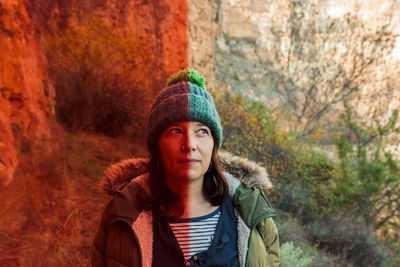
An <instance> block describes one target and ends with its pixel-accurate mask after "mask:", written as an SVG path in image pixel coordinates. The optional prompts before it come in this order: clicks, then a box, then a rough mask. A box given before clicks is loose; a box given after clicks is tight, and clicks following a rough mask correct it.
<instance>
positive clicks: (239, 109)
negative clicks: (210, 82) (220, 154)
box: [214, 92, 291, 179]
mask: <svg viewBox="0 0 400 267" xmlns="http://www.w3.org/2000/svg"><path fill="white" fill-rule="evenodd" d="M214 98H215V103H216V106H217V109H218V112H219V114H220V116H221V123H222V127H223V129H224V132H223V134H224V136H223V138H224V142H223V149H225V150H227V151H230V152H232V153H234V154H236V155H240V156H242V157H247V158H250V159H252V160H254V161H257V162H261V163H263V165H264V166H266V167H267V169H268V173H269V175H270V177H271V178H272V179H277V178H278V177H280V176H282V175H284V174H285V173H288V172H289V170H290V169H291V167H290V164H291V159H290V152H289V147H290V143H291V138H290V136H289V135H288V134H287V133H284V132H281V131H279V130H278V129H277V127H276V123H275V122H274V121H273V120H272V118H271V117H270V113H269V110H268V108H267V107H266V106H264V105H263V104H261V103H260V102H257V101H253V100H248V99H246V98H244V97H242V96H241V95H234V94H231V93H229V92H219V93H218V94H215V95H214Z"/></svg>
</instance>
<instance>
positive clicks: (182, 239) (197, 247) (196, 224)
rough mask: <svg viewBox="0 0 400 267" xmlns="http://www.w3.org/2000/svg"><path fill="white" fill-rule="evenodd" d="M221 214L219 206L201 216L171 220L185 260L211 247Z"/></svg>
mask: <svg viewBox="0 0 400 267" xmlns="http://www.w3.org/2000/svg"><path fill="white" fill-rule="evenodd" d="M220 215H221V209H220V207H218V209H216V210H215V211H213V212H212V213H210V214H208V215H204V216H201V217H196V218H188V219H170V220H169V225H170V226H171V229H172V231H173V232H174V234H175V238H176V240H178V243H179V246H180V248H181V249H182V252H183V256H184V258H185V260H188V259H189V258H190V257H191V256H193V255H194V254H196V253H200V252H203V251H206V250H207V249H208V248H209V247H210V245H211V241H212V240H213V238H214V234H215V229H216V228H217V223H218V220H219V217H220Z"/></svg>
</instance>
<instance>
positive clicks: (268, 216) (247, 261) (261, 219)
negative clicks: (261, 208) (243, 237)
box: [245, 214, 276, 267]
mask: <svg viewBox="0 0 400 267" xmlns="http://www.w3.org/2000/svg"><path fill="white" fill-rule="evenodd" d="M274 216H276V215H274V214H272V215H270V214H269V215H266V216H264V217H261V218H260V219H258V220H257V221H256V223H255V224H253V227H251V229H250V237H249V242H248V243H247V253H246V264H245V267H248V266H249V251H250V244H251V237H252V235H253V230H254V228H255V227H256V226H257V225H258V224H259V223H260V222H261V221H263V220H265V219H268V218H270V217H274Z"/></svg>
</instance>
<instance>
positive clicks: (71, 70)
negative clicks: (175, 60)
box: [47, 20, 153, 136]
mask: <svg viewBox="0 0 400 267" xmlns="http://www.w3.org/2000/svg"><path fill="white" fill-rule="evenodd" d="M47 40H48V44H49V49H48V51H49V52H48V57H49V65H50V74H51V75H52V77H53V79H54V82H55V89H56V102H57V103H56V113H57V118H58V120H59V121H61V122H63V123H64V125H66V126H67V127H68V128H69V129H72V130H74V129H83V130H87V131H96V132H101V133H104V134H107V135H112V136H116V135H120V134H121V133H131V134H142V133H143V132H144V131H143V130H140V129H141V128H143V127H142V125H143V123H144V122H145V119H146V115H147V114H146V112H143V110H145V111H147V110H149V106H150V104H151V102H150V101H151V97H152V94H153V90H150V89H149V85H148V83H149V81H148V78H147V76H148V75H149V71H150V66H149V60H148V59H149V57H150V56H149V55H150V54H151V53H150V51H149V48H148V46H146V42H145V41H144V40H142V39H140V36H136V35H132V34H128V33H125V32H123V31H122V30H118V29H116V28H114V27H112V26H111V25H109V24H107V23H106V22H104V21H102V20H92V21H91V22H89V23H87V24H84V25H83V26H78V27H75V28H66V29H64V30H62V31H60V32H59V33H57V34H55V35H54V36H48V37H47ZM138 107H141V108H138Z"/></svg>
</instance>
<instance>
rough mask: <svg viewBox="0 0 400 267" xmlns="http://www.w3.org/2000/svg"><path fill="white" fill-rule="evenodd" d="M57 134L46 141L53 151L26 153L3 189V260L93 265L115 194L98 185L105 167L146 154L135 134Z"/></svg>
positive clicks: (0, 225) (0, 220)
mask: <svg viewBox="0 0 400 267" xmlns="http://www.w3.org/2000/svg"><path fill="white" fill-rule="evenodd" d="M55 136H57V137H56V138H54V139H53V140H48V141H46V144H42V147H43V148H44V147H47V148H49V147H50V148H51V149H44V150H43V151H47V152H43V153H40V154H35V155H32V154H30V153H29V154H28V153H25V154H24V153H21V154H20V165H19V168H18V170H17V172H16V175H15V180H14V181H13V183H12V184H11V185H9V186H8V187H7V188H2V189H0V201H1V203H2V205H1V207H0V266H87V265H89V263H90V256H91V253H92V241H93V238H94V234H95V233H96V231H97V228H98V224H99V221H100V217H101V212H102V210H103V208H104V205H105V203H106V202H107V200H108V199H109V197H107V196H105V195H104V194H103V193H102V192H100V191H99V189H98V187H97V184H98V182H99V181H100V179H101V177H102V172H103V170H104V168H106V167H107V166H108V165H109V164H110V163H113V162H116V161H119V160H121V159H123V158H126V157H129V156H130V155H135V156H144V152H143V148H142V147H141V146H139V145H135V144H133V143H132V142H130V141H129V140H123V139H118V140H115V139H110V138H107V137H104V136H95V135H90V134H85V133H77V134H71V133H64V132H62V131H61V132H59V133H57V134H56V135H55ZM32 142H33V141H32ZM35 142H36V143H37V142H38V141H35ZM36 145H37V144H36ZM39 147H40V146H39ZM49 151H50V152H49Z"/></svg>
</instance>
